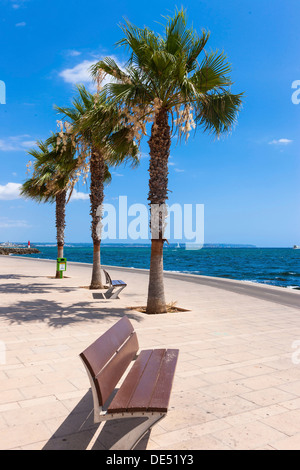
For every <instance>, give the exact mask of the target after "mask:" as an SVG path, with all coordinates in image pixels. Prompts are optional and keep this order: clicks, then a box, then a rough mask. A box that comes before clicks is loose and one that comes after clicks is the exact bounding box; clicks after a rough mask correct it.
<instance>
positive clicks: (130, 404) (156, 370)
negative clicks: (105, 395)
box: [107, 349, 178, 413]
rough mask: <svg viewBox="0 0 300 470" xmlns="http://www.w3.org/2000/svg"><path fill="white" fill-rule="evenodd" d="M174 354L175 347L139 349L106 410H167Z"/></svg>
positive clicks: (114, 411)
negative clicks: (139, 351) (136, 356)
mask: <svg viewBox="0 0 300 470" xmlns="http://www.w3.org/2000/svg"><path fill="white" fill-rule="evenodd" d="M177 357H178V350H176V349H154V350H153V349H149V350H144V351H141V353H140V355H139V356H138V358H137V359H136V361H135V362H134V364H133V366H132V368H131V370H130V371H129V373H128V375H127V377H126V379H125V380H124V382H123V383H122V385H121V387H120V389H119V390H118V392H117V394H116V395H115V397H114V399H113V400H112V402H111V404H110V405H109V407H108V409H107V412H108V413H124V412H128V413H130V412H135V411H141V412H155V411H156V412H162V413H166V412H167V411H168V405H169V399H170V395H171V390H172V384H173V376H174V372H175V367H176V363H177Z"/></svg>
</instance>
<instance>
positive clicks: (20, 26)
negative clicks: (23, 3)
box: [16, 21, 26, 28]
mask: <svg viewBox="0 0 300 470" xmlns="http://www.w3.org/2000/svg"><path fill="white" fill-rule="evenodd" d="M24 26H26V23H25V21H22V22H21V23H17V24H16V27H17V28H23V27H24Z"/></svg>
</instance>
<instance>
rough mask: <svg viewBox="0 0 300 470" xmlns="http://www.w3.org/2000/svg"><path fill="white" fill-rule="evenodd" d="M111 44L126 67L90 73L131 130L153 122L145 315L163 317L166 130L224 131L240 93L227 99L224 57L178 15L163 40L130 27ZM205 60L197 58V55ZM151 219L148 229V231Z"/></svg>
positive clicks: (107, 65) (106, 63) (111, 65)
mask: <svg viewBox="0 0 300 470" xmlns="http://www.w3.org/2000/svg"><path fill="white" fill-rule="evenodd" d="M122 30H123V33H124V38H123V39H122V40H120V41H119V42H118V43H117V44H118V45H122V46H125V47H126V48H127V49H129V51H130V59H129V62H128V64H127V67H126V69H125V70H124V69H120V68H119V67H118V65H117V64H116V62H115V61H114V60H113V59H112V58H109V57H108V58H105V59H104V60H102V61H100V62H98V63H97V64H96V65H95V66H94V67H93V70H92V73H93V75H94V76H95V77H96V76H97V74H98V73H99V72H100V73H102V74H103V73H106V74H108V75H109V76H111V77H112V83H110V84H107V85H106V87H105V90H106V92H107V93H108V94H109V96H110V97H111V98H113V99H115V100H116V101H117V102H119V103H123V106H126V107H127V108H128V110H129V114H130V115H132V116H133V117H134V120H133V124H134V127H135V131H136V132H137V130H138V129H139V130H140V131H141V133H142V134H145V123H147V122H149V121H151V122H152V126H151V135H150V139H149V141H148V143H149V148H150V164H149V193H148V200H149V203H150V208H151V206H152V207H153V205H154V204H155V205H159V206H160V207H161V208H162V211H161V215H160V217H159V220H158V222H157V224H156V227H155V232H156V235H155V236H153V232H154V230H153V229H154V227H153V226H152V229H151V232H152V238H151V262H150V275H149V288H148V301H147V313H149V314H153V313H163V312H166V301H165V294H164V285H163V244H164V241H165V238H164V217H165V215H164V210H163V207H164V206H165V203H166V200H167V199H168V158H169V155H170V146H171V137H172V131H173V133H174V134H175V133H176V132H177V134H178V136H179V138H181V137H182V136H184V135H185V137H186V139H187V138H188V137H189V133H190V131H191V129H192V128H196V127H202V128H203V130H204V131H209V132H211V133H213V134H215V135H216V136H219V135H220V134H222V133H226V132H228V131H229V130H230V129H231V128H232V126H233V124H234V123H235V121H236V117H237V113H238V110H239V108H240V106H241V94H232V93H231V91H230V86H231V84H232V82H231V79H230V76H229V74H230V71H231V66H230V64H229V63H228V61H227V59H226V56H225V55H224V53H219V52H210V53H207V52H205V50H204V48H205V46H206V44H207V41H208V39H209V33H206V32H204V31H202V34H201V35H200V36H199V35H198V34H197V33H196V31H195V30H194V29H193V28H188V27H187V17H186V13H185V11H184V10H180V11H176V13H175V15H174V17H173V18H167V23H166V26H165V31H164V35H163V36H161V35H158V34H155V33H154V32H153V31H151V30H150V29H148V28H144V29H141V28H138V27H136V26H134V25H132V24H131V23H129V22H126V24H125V25H124V26H122ZM201 55H203V58H202V59H201V58H200V56H201ZM151 223H152V222H150V227H151Z"/></svg>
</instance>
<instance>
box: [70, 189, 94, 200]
mask: <svg viewBox="0 0 300 470" xmlns="http://www.w3.org/2000/svg"><path fill="white" fill-rule="evenodd" d="M89 198H90V196H89V194H87V193H82V192H80V191H77V190H76V189H73V192H72V196H71V199H70V202H72V201H79V200H81V201H85V200H87V199H89Z"/></svg>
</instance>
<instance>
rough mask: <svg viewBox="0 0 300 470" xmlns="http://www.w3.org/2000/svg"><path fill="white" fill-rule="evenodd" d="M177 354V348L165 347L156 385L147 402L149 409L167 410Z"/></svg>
mask: <svg viewBox="0 0 300 470" xmlns="http://www.w3.org/2000/svg"><path fill="white" fill-rule="evenodd" d="M178 354H179V350H178V349H167V351H166V354H165V356H164V358H163V361H162V364H161V368H160V372H159V377H158V380H157V382H156V387H155V390H154V392H153V395H152V397H151V401H150V403H149V409H151V411H161V412H167V410H168V405H169V400H170V396H171V390H172V385H173V378H174V372H175V369H176V364H177V359H178Z"/></svg>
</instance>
